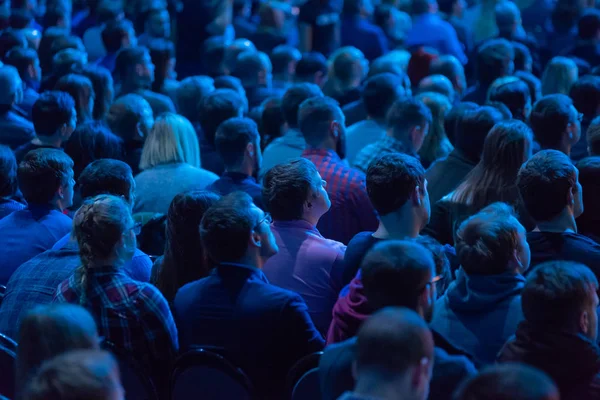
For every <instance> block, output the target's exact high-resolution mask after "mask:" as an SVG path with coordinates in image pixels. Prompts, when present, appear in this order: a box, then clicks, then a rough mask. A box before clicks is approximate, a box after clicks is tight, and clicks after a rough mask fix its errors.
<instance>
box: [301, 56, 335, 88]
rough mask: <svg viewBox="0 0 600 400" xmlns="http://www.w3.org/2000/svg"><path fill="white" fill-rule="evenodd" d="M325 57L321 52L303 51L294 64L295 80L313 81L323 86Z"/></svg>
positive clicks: (325, 79)
mask: <svg viewBox="0 0 600 400" xmlns="http://www.w3.org/2000/svg"><path fill="white" fill-rule="evenodd" d="M327 71H328V66H327V59H326V58H325V56H323V54H321V53H314V52H313V53H304V54H302V58H301V59H300V61H298V64H296V75H295V81H296V82H297V83H302V82H306V83H314V84H315V85H317V86H319V87H323V85H325V82H327Z"/></svg>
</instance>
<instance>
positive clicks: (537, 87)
mask: <svg viewBox="0 0 600 400" xmlns="http://www.w3.org/2000/svg"><path fill="white" fill-rule="evenodd" d="M515 76H516V77H517V78H519V79H520V80H522V81H523V82H525V84H526V85H527V87H529V95H530V97H531V104H535V103H536V102H537V101H538V100H539V99H541V98H542V81H540V80H539V78H538V77H537V76H535V75H533V74H532V73H529V72H525V71H516V72H515Z"/></svg>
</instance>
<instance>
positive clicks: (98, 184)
mask: <svg viewBox="0 0 600 400" xmlns="http://www.w3.org/2000/svg"><path fill="white" fill-rule="evenodd" d="M77 184H78V185H79V190H80V193H81V198H82V199H84V200H85V199H89V198H92V197H95V196H98V195H101V194H112V195H114V196H121V197H123V198H124V199H125V200H126V201H128V202H133V201H134V196H135V193H134V187H135V182H134V181H133V175H132V172H131V167H130V166H129V165H127V164H126V163H124V162H123V161H119V160H113V159H109V158H105V159H101V160H96V161H93V162H92V163H90V164H89V165H88V166H87V167H86V168H85V169H84V170H83V172H82V173H81V175H80V176H79V180H78V181H77Z"/></svg>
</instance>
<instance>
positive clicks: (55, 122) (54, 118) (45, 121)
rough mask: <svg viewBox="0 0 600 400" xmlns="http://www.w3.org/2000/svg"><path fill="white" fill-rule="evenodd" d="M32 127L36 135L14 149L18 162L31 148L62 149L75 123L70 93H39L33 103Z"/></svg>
mask: <svg viewBox="0 0 600 400" xmlns="http://www.w3.org/2000/svg"><path fill="white" fill-rule="evenodd" d="M32 117H33V127H34V128H35V133H36V136H35V137H34V138H33V139H32V140H31V141H30V142H27V143H25V144H24V145H22V146H20V147H19V148H17V149H16V150H15V157H16V158H17V162H20V161H21V160H22V159H23V158H24V157H25V155H26V154H27V153H28V152H30V151H31V150H35V149H42V148H52V149H59V150H61V151H62V144H63V143H64V142H66V141H67V140H69V138H70V137H71V134H72V133H73V131H74V130H75V125H76V124H77V111H75V102H74V101H73V98H72V97H71V95H69V94H68V93H65V92H59V91H49V92H44V93H42V94H41V95H40V97H39V98H38V99H37V101H36V102H35V103H34V105H33V110H32Z"/></svg>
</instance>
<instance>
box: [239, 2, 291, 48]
mask: <svg viewBox="0 0 600 400" xmlns="http://www.w3.org/2000/svg"><path fill="white" fill-rule="evenodd" d="M258 20H259V23H258V26H257V27H256V30H255V31H254V32H253V33H252V34H251V35H250V37H248V39H250V41H252V43H254V45H255V46H256V49H257V50H259V51H264V52H265V53H271V51H273V49H274V48H275V47H277V46H279V45H284V44H286V43H287V37H286V34H285V31H284V29H285V27H284V24H285V11H284V10H283V7H282V6H281V5H279V4H278V3H262V4H260V5H259V7H258Z"/></svg>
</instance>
